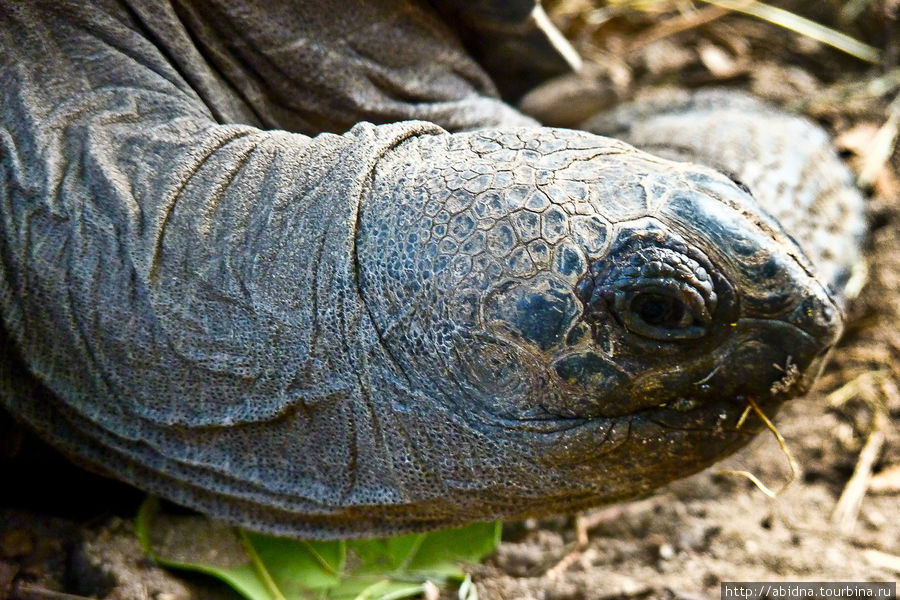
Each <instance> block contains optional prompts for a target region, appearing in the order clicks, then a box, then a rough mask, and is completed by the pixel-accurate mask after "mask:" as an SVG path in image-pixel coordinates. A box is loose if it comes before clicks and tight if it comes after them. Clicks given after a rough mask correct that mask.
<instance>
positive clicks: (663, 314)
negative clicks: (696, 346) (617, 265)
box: [620, 292, 706, 340]
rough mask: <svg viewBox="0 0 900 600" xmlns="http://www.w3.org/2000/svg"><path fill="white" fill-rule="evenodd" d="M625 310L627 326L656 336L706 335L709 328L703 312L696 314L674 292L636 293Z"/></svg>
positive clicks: (664, 337) (674, 337)
mask: <svg viewBox="0 0 900 600" xmlns="http://www.w3.org/2000/svg"><path fill="white" fill-rule="evenodd" d="M623 312H624V314H621V315H620V316H621V318H622V321H623V323H624V325H625V327H626V328H628V329H629V330H630V331H631V332H632V333H636V334H638V335H642V336H644V337H649V338H653V339H659V340H672V339H693V338H698V337H701V336H703V335H704V333H705V330H706V323H705V319H704V318H703V315H699V314H695V312H694V311H693V310H692V309H691V307H690V306H689V305H688V304H686V303H685V302H684V301H682V299H681V298H678V297H677V296H676V295H675V294H672V293H665V292H639V293H636V294H634V295H633V296H632V297H631V301H630V302H629V303H628V308H627V309H626V310H625V311H623Z"/></svg>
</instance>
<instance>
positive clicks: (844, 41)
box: [703, 0, 881, 63]
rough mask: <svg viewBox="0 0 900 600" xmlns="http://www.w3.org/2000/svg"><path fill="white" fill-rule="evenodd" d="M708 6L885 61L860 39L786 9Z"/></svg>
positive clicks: (722, 2) (727, 0)
mask: <svg viewBox="0 0 900 600" xmlns="http://www.w3.org/2000/svg"><path fill="white" fill-rule="evenodd" d="M703 1H704V2H706V3H708V4H713V5H715V6H720V7H722V8H727V9H729V10H733V11H735V12H741V13H744V14H746V15H750V16H752V17H756V18H758V19H762V20H764V21H768V22H769V23H772V24H773V25H778V26H779V27H784V28H785V29H790V30H791V31H794V32H796V33H799V34H800V35H804V36H806V37H808V38H811V39H814V40H817V41H819V42H822V43H823V44H828V45H829V46H831V47H833V48H837V49H838V50H841V51H843V52H846V53H847V54H849V55H851V56H855V57H856V58H858V59H860V60H864V61H866V62H871V63H878V62H879V61H880V60H881V53H880V52H879V51H878V49H877V48H874V47H873V46H870V45H868V44H864V43H862V42H860V41H859V40H857V39H854V38H852V37H850V36H849V35H846V34H843V33H841V32H839V31H835V30H834V29H831V28H830V27H825V26H824V25H821V24H819V23H816V22H815V21H810V20H809V19H806V18H804V17H801V16H799V15H796V14H794V13H792V12H789V11H786V10H784V9H783V8H777V7H775V6H770V5H768V4H764V3H762V2H757V1H756V0H703Z"/></svg>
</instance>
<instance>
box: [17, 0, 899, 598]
mask: <svg viewBox="0 0 900 600" xmlns="http://www.w3.org/2000/svg"><path fill="white" fill-rule="evenodd" d="M596 4H598V3H596V2H594V3H592V2H589V1H588V0H558V1H557V2H548V3H547V5H548V9H549V11H550V12H551V15H552V16H553V18H554V19H555V20H556V21H557V22H558V23H559V24H560V25H561V27H562V28H563V29H564V30H565V32H566V33H567V35H568V36H569V37H570V39H572V40H574V43H575V45H576V46H577V47H578V49H579V51H580V52H581V53H582V55H583V56H584V57H585V58H586V59H587V60H588V65H587V67H586V69H585V72H586V75H585V76H584V77H583V78H582V79H580V80H578V81H574V82H568V83H566V84H564V86H569V87H567V88H566V87H564V88H562V89H563V92H562V93H563V94H564V95H565V94H569V96H570V101H568V102H566V103H564V104H565V106H566V112H565V113H560V112H559V110H558V109H553V108H552V107H547V106H543V105H541V104H540V102H539V101H538V100H535V98H531V99H527V100H526V105H527V106H528V108H529V109H530V110H532V111H534V112H536V113H537V114H539V115H541V116H542V117H543V118H544V119H545V120H547V121H549V122H551V124H562V125H568V124H572V123H574V122H576V121H577V120H578V119H579V118H581V117H584V116H586V115H587V114H588V113H590V112H592V111H594V110H596V109H597V108H601V107H603V106H608V105H611V104H613V103H615V102H618V101H622V100H625V99H628V98H631V97H633V96H634V95H635V94H637V93H638V92H639V91H640V90H645V89H648V88H651V87H657V86H663V85H678V86H682V87H700V86H709V85H719V86H723V85H724V86H729V87H740V88H742V89H749V90H751V91H752V92H754V93H756V94H758V95H760V96H762V97H764V98H766V99H768V100H770V101H771V102H773V103H775V104H778V105H781V106H785V107H788V108H790V109H792V110H797V111H800V112H803V113H805V114H807V115H808V116H810V117H811V118H813V119H814V120H817V121H819V122H820V123H822V124H823V125H824V126H825V127H826V128H828V129H829V130H831V131H832V132H833V133H834V134H835V135H836V136H837V139H838V144H839V147H840V148H841V152H842V154H843V155H845V156H846V157H847V158H848V160H850V161H851V162H853V163H854V167H855V168H856V169H857V170H859V169H862V170H864V171H865V172H866V177H867V178H868V180H869V183H868V184H866V192H867V195H868V197H869V221H870V226H871V233H870V238H869V241H868V244H867V256H868V262H867V272H868V277H867V282H866V285H865V287H864V288H863V289H862V292H861V294H860V295H859V297H858V298H856V299H855V300H854V301H853V302H852V303H851V305H850V308H849V313H850V321H849V326H848V329H847V331H846V333H845V335H844V338H843V340H842V342H841V344H840V346H839V347H838V348H837V349H836V351H835V353H834V357H833V359H832V361H831V363H830V365H829V366H828V367H827V368H826V371H825V373H824V376H823V377H822V379H821V380H820V381H819V383H818V384H817V386H816V388H815V389H814V390H813V391H812V392H811V393H810V394H808V395H807V396H806V397H805V398H801V399H798V400H795V401H793V402H791V403H789V404H788V405H786V406H785V407H784V408H783V409H782V410H781V412H780V414H779V415H778V417H777V419H776V425H777V427H778V430H779V431H780V433H781V434H782V435H783V437H784V438H785V440H786V443H787V446H788V448H789V449H790V452H791V453H792V454H793V455H794V457H795V458H796V461H797V463H798V464H799V473H798V474H797V477H796V478H795V479H794V481H793V483H792V484H791V485H790V486H789V487H788V488H787V489H786V490H785V491H783V492H782V493H781V494H779V495H778V496H777V497H775V498H769V497H767V496H766V495H764V494H763V493H762V492H761V491H760V490H759V489H758V488H757V487H755V486H754V485H753V484H752V483H751V482H749V481H748V480H746V479H744V478H740V477H736V476H734V475H726V474H721V473H719V471H722V470H746V471H749V472H751V473H753V474H754V475H755V476H756V477H758V478H759V479H760V480H762V481H763V482H764V483H765V484H767V485H768V486H769V487H772V488H774V489H778V488H780V487H781V486H782V485H783V484H784V482H786V481H787V480H788V479H789V476H790V471H789V468H788V462H787V459H786V457H785V455H784V454H783V453H782V451H781V449H780V447H779V445H778V443H777V441H776V440H775V438H774V437H773V436H771V435H767V434H764V435H761V436H760V437H759V438H757V440H756V441H755V442H753V443H752V444H751V445H750V446H749V447H748V448H746V449H745V450H744V451H742V452H740V453H739V454H738V455H736V456H734V457H732V458H730V459H728V460H727V461H725V462H724V463H720V464H719V465H716V466H715V467H714V468H713V469H710V470H708V471H705V472H703V473H700V474H698V475H695V476H693V477H691V478H688V479H685V480H682V481H679V482H676V483H675V484H672V485H670V486H668V487H667V488H664V489H663V490H661V491H660V492H659V493H658V494H657V495H655V496H653V497H651V498H647V499H643V500H638V501H635V502H632V503H629V504H624V505H617V506H613V507H606V508H603V509H599V510H597V511H594V512H592V513H588V514H586V515H582V516H580V517H578V518H577V519H576V518H572V517H559V518H556V519H549V520H545V521H539V522H525V523H514V524H509V525H508V526H507V527H505V529H504V541H503V543H502V545H501V546H500V548H499V549H498V551H497V552H496V553H495V554H494V555H493V556H492V557H490V558H489V560H488V561H486V563H485V564H484V565H482V566H479V567H475V568H474V569H473V570H472V574H473V578H474V580H475V582H476V584H477V589H478V593H479V596H480V598H482V600H492V599H504V600H505V599H523V600H525V599H534V600H579V599H607V598H608V599H618V598H623V599H624V598H639V599H657V598H658V599H676V598H681V599H684V600H700V599H703V598H719V597H720V587H719V586H720V582H722V581H837V580H848V581H892V582H896V581H897V580H898V578H900V518H898V514H900V428H898V425H897V423H898V420H900V391H898V388H900V181H898V175H897V174H898V171H900V153H898V151H897V150H896V149H895V150H894V151H893V154H892V155H890V156H889V158H888V160H887V162H886V163H882V161H879V159H878V156H877V152H874V151H876V150H877V148H878V139H879V138H878V134H877V132H878V131H879V128H882V126H884V125H885V123H889V122H891V120H892V122H893V123H894V125H895V126H896V124H897V123H898V122H900V70H898V69H897V62H898V61H897V59H898V54H900V25H898V19H900V2H898V1H897V0H872V1H871V2H848V1H838V0H830V1H817V2H802V1H795V2H786V3H779V5H781V6H785V7H786V8H788V9H790V10H792V11H795V12H796V13H798V14H802V15H805V16H807V17H809V18H811V19H813V20H815V21H817V22H819V23H822V24H825V25H829V26H834V27H838V28H840V29H842V30H844V31H846V32H847V33H850V34H852V35H853V36H855V37H856V38H857V39H860V40H863V41H865V42H867V43H869V44H871V45H872V46H874V47H876V48H878V49H879V51H880V52H881V53H882V62H881V63H880V65H874V64H870V63H867V62H865V61H863V60H859V59H856V58H853V57H850V56H848V55H846V54H844V53H842V52H840V51H839V50H836V49H833V48H830V47H828V46H826V45H824V44H821V43H819V42H816V41H813V40H811V39H809V38H807V37H804V36H801V35H799V34H797V33H795V32H792V31H788V30H786V29H783V28H781V27H777V26H775V25H772V24H770V23H766V22H763V21H761V20H759V19H755V18H752V17H748V16H742V15H738V14H733V13H730V14H727V11H725V10H723V9H720V8H717V7H715V6H712V5H707V4H704V3H702V2H697V3H695V5H694V6H693V8H692V5H691V4H690V3H689V2H687V1H686V0H684V1H676V0H673V1H671V2H662V3H659V2H657V3H654V2H648V1H644V2H630V3H626V2H622V1H621V0H620V1H619V2H610V3H608V5H604V7H602V8H601V7H598V6H595V5H596ZM626 5H630V6H626ZM635 5H638V7H639V8H640V9H641V10H636V9H635ZM654 5H663V8H665V9H666V10H665V11H662V12H655V11H653V10H649V9H650V8H652V6H654ZM856 6H859V7H862V11H861V12H860V14H858V15H856V16H853V15H847V14H846V13H847V11H848V10H849V9H852V8H853V7H856ZM848 7H849V9H848ZM679 9H680V10H679ZM842 9H843V10H844V18H843V20H842V18H841V10H842ZM850 17H852V18H850ZM886 65H887V66H886ZM566 90H569V91H566ZM892 101H893V105H891V104H890V103H891V102H892ZM529 102H530V104H528V103H529ZM891 114H893V117H891V116H890V115H891ZM885 131H888V132H889V130H888V128H883V129H882V134H881V135H882V136H884V135H886V134H885V133H884V132H885ZM895 131H896V129H895ZM867 161H868V162H867ZM0 445H2V446H6V447H5V448H4V449H2V450H0V600H2V599H3V598H15V599H46V600H66V599H70V600H71V599H74V598H83V597H95V598H106V599H110V600H132V599H135V600H143V599H148V600H150V599H152V600H198V599H220V600H224V599H226V598H235V597H236V596H235V595H234V594H233V593H232V592H230V590H227V589H225V588H223V587H222V586H220V585H218V584H215V583H213V582H209V581H206V580H205V579H203V578H198V577H191V578H184V577H181V576H173V575H171V574H169V573H166V572H165V571H163V570H161V569H159V568H157V567H155V566H153V565H152V564H151V563H150V562H149V561H147V560H146V559H144V558H143V557H142V556H141V554H140V550H139V548H138V546H137V542H136V540H135V538H134V536H133V526H132V521H131V518H132V516H133V515H134V514H135V513H136V510H137V506H138V504H139V503H140V501H141V494H140V493H138V492H136V491H135V490H132V489H130V488H127V487H126V486H124V485H122V484H118V483H116V482H113V481H109V480H105V479H103V478H100V477H97V476H94V475H91V474H89V473H86V472H83V471H80V470H78V469H76V468H74V467H71V466H69V465H68V463H66V462H65V461H63V460H62V459H60V458H59V457H58V456H56V455H55V453H53V451H51V450H49V449H48V448H46V447H44V446H43V445H42V444H40V442H38V441H37V440H35V439H33V438H31V437H29V436H28V435H27V434H23V433H22V432H21V431H19V430H18V429H16V428H15V427H14V426H13V425H12V424H11V423H9V422H8V421H3V419H2V417H0ZM579 528H581V530H583V531H586V533H587V538H586V544H582V545H581V546H578V545H577V544H576V539H577V533H576V532H577V531H578V530H579ZM444 597H445V598H453V597H455V594H454V593H451V592H447V593H445V594H444Z"/></svg>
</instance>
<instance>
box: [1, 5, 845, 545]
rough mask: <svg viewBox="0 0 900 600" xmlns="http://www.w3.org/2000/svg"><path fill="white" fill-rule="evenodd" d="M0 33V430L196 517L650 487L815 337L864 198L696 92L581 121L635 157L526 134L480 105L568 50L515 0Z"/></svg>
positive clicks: (764, 389) (812, 133) (805, 369)
mask: <svg viewBox="0 0 900 600" xmlns="http://www.w3.org/2000/svg"><path fill="white" fill-rule="evenodd" d="M0 12H2V18H0V36H2V41H0V49H2V50H0V55H2V67H0V69H2V81H3V87H2V90H0V91H2V93H3V97H2V102H0V107H2V108H0V118H2V125H0V165H2V170H3V175H4V182H3V186H2V187H0V227H2V243H0V314H2V328H0V336H2V338H0V339H2V345H0V348H2V353H3V357H2V366H0V396H2V404H3V405H4V406H5V407H6V409H8V411H9V412H10V413H12V414H14V415H15V416H16V417H17V418H19V419H20V420H21V421H23V422H24V423H26V424H27V425H28V426H30V427H31V428H33V429H34V430H36V431H37V432H38V433H39V434H40V435H41V436H42V437H44V438H46V439H47V440H49V441H50V442H51V443H52V444H54V445H55V446H57V447H58V448H60V449H61V450H62V451H64V452H65V453H66V454H68V455H71V456H72V457H74V458H76V459H77V460H78V461H79V462H81V463H83V464H86V465H89V466H91V467H92V468H94V469H98V470H101V471H103V472H105V473H108V474H110V475H112V476H115V477H117V478H120V479H122V480H124V481H126V482H129V483H131V484H133V485H135V486H138V487H140V488H142V489H145V490H148V491H150V492H153V493H156V494H159V495H161V496H163V497H165V498H168V499H171V500H173V501H175V502H177V503H181V504H183V505H186V506H189V507H193V508H195V509H198V510H200V511H203V512H205V513H207V514H209V515H211V516H213V517H217V518H219V519H223V520H225V521H228V522H231V523H236V524H240V525H242V526H245V527H248V528H251V529H254V530H259V531H265V532H271V533H275V534H282V535H290V536H298V537H309V538H344V537H354V536H372V535H378V534H388V533H395V532H404V531H415V530H425V529H430V528H439V527H444V526H450V525H455V524H462V523H465V522H468V521H475V520H486V519H495V518H520V517H525V516H528V515H539V514H546V513H549V512H559V511H571V510H576V509H581V508H585V507H589V506H592V505H597V504H600V503H605V502H611V501H615V500H619V499H624V498H629V497H634V496H637V495H642V494H646V493H648V492H649V491H651V490H653V489H654V488H656V487H658V486H660V485H662V484H663V483H666V482H668V481H670V480H672V479H675V478H678V477H682V476H685V475H687V474H689V473H692V472H695V471H697V470H700V469H702V468H704V467H705V466H707V465H709V464H711V463H712V462H714V461H716V460H717V459H719V458H721V457H723V456H725V455H727V454H729V453H731V452H733V451H734V450H736V449H737V448H739V447H741V446H742V445H744V444H746V443H747V441H748V440H750V439H751V437H752V435H753V434H754V433H755V432H756V431H758V430H759V428H760V427H761V422H760V420H759V419H756V418H753V417H751V418H750V419H748V420H746V422H743V423H741V421H742V416H743V415H744V413H745V412H746V411H747V409H748V407H749V406H750V405H751V404H754V403H755V404H756V405H757V406H758V407H760V409H761V410H762V411H764V412H766V413H770V414H771V413H774V412H775V410H776V409H777V407H778V406H779V405H780V404H781V403H783V402H784V401H785V400H788V399H790V398H791V397H794V396H796V395H797V394H800V393H802V392H803V391H804V390H805V389H807V387H808V386H809V384H810V382H811V381H812V380H813V379H814V378H815V376H816V375H817V373H818V371H819V370H820V369H821V366H822V364H823V362H824V360H825V358H826V356H827V355H828V352H829V350H830V349H831V348H832V346H833V345H834V343H835V341H836V339H837V338H838V336H839V334H840V331H841V328H842V319H843V316H842V315H843V289H844V285H845V282H846V280H847V276H848V273H849V271H850V269H851V268H852V266H853V262H854V261H855V257H856V252H857V247H858V238H859V236H860V234H861V231H862V217H861V199H860V197H859V195H858V194H857V193H856V192H855V191H853V189H852V188H851V187H850V178H849V175H848V173H847V172H846V171H845V170H844V168H843V167H842V166H841V165H840V164H839V162H838V161H837V158H836V157H835V156H834V155H833V154H832V153H831V151H830V150H829V147H828V142H827V139H826V137H825V136H824V134H823V133H822V132H821V131H819V130H818V129H817V128H816V127H815V126H813V125H812V124H810V123H808V122H806V121H804V120H802V119H800V118H798V117H794V116H790V115H786V114H781V113H778V112H775V111H773V110H771V109H769V108H767V107H766V106H765V105H763V104H761V103H760V102H758V101H756V100H753V99H751V98H746V97H737V96H733V95H730V94H726V93H719V92H709V93H699V94H693V95H687V94H686V95H682V96H679V95H674V96H667V97H665V98H664V99H663V100H657V101H649V102H648V103H646V104H641V105H638V106H632V107H625V108H622V109H620V110H619V111H618V112H613V113H611V114H606V115H602V116H599V117H597V118H596V119H593V120H592V121H591V122H589V123H587V124H586V125H585V128H587V129H591V130H593V131H605V132H607V133H612V134H614V135H617V136H619V137H623V138H625V139H628V140H630V141H632V142H633V143H636V144H639V145H643V146H645V147H646V148H648V149H650V150H652V151H653V152H654V153H653V154H649V153H645V152H643V151H640V150H637V149H635V148H634V147H632V146H631V145H629V144H628V143H625V142H623V141H620V140H618V139H612V138H610V137H601V136H599V135H596V134H595V133H589V132H588V131H586V130H584V128H583V129H582V130H566V129H553V128H546V127H541V126H540V124H539V123H537V122H535V121H534V120H533V119H531V118H529V117H527V116H525V115H523V114H521V113H520V112H518V111H517V110H516V109H514V108H513V107H512V106H511V105H510V104H508V103H507V102H506V101H504V100H503V99H501V98H505V99H506V100H507V101H513V100H515V99H516V98H517V97H519V95H521V94H522V93H523V92H524V91H525V90H526V89H527V88H529V87H531V86H533V85H535V84H537V83H538V82H540V81H542V80H544V79H546V78H547V77H549V76H551V75H553V74H556V73H561V72H563V71H565V70H567V69H571V68H573V67H574V66H575V62H576V57H575V56H574V53H573V52H572V50H571V48H570V47H568V46H567V45H566V43H565V42H564V40H563V39H562V37H561V36H560V35H559V33H558V32H557V31H556V30H554V29H553V28H552V26H551V25H550V24H549V22H548V21H547V19H546V16H545V15H544V13H543V12H542V11H541V9H540V6H539V5H535V4H534V3H533V2H532V0H519V1H516V2H501V1H496V0H477V1H475V2H463V1H461V0H459V1H455V0H433V1H430V2H429V1H425V0H331V1H326V0H272V1H267V2H261V1H254V0H97V1H96V2H90V3H85V2H79V1H75V0H34V1H31V2H18V1H16V0H6V1H4V2H2V8H0ZM488 73H490V75H489V74H488ZM664 157H665V158H664Z"/></svg>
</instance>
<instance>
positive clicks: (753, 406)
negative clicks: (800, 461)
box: [716, 398, 799, 498]
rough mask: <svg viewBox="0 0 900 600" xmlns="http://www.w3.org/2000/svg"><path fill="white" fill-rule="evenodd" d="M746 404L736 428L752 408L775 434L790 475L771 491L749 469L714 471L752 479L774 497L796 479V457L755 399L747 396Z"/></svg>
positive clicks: (763, 491)
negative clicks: (776, 489)
mask: <svg viewBox="0 0 900 600" xmlns="http://www.w3.org/2000/svg"><path fill="white" fill-rule="evenodd" d="M747 404H749V405H750V406H749V408H748V409H747V410H745V411H744V413H743V414H742V415H741V417H740V419H738V424H737V428H740V427H741V425H743V424H744V421H745V419H746V418H747V415H748V414H749V412H750V410H749V409H753V412H755V413H756V414H757V416H758V417H759V418H760V419H762V422H763V423H765V424H766V427H767V428H768V429H769V431H771V432H772V434H773V435H774V436H775V439H776V440H778V445H779V446H780V447H781V452H782V453H783V454H784V456H785V458H787V461H788V466H789V467H790V469H791V476H790V477H789V478H788V480H787V481H786V482H785V483H784V485H782V486H781V489H779V490H778V491H777V492H773V491H772V490H771V489H769V487H768V486H766V485H765V484H764V483H763V482H762V481H760V480H759V478H758V477H757V476H756V475H754V474H753V473H751V472H749V471H732V470H720V471H716V473H718V474H720V475H736V476H738V477H745V478H747V479H749V480H750V481H752V482H753V484H754V485H756V487H758V488H759V491H761V492H762V493H763V494H765V495H766V496H768V497H769V498H774V497H775V496H778V495H779V494H781V493H782V492H784V490H786V489H787V488H788V486H790V485H791V484H792V483H794V481H795V480H796V479H797V474H798V473H799V468H798V467H797V459H795V458H794V455H793V454H791V451H790V449H788V446H787V442H785V441H784V437H782V435H781V433H779V431H778V429H777V428H776V427H775V424H774V423H772V421H771V420H769V417H767V416H766V413H764V412H763V411H762V409H761V408H760V407H759V405H758V404H757V403H756V401H755V400H754V399H753V398H747Z"/></svg>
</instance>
